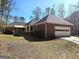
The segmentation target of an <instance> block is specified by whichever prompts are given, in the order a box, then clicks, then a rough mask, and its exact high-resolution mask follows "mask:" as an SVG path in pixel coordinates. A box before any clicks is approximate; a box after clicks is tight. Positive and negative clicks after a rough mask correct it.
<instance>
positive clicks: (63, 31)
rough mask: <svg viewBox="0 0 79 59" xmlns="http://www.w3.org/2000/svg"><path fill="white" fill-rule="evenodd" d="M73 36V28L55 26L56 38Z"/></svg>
mask: <svg viewBox="0 0 79 59" xmlns="http://www.w3.org/2000/svg"><path fill="white" fill-rule="evenodd" d="M70 35H71V28H70V27H63V26H55V36H56V37H60V36H70Z"/></svg>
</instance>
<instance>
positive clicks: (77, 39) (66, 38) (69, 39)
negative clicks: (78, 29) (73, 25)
mask: <svg viewBox="0 0 79 59" xmlns="http://www.w3.org/2000/svg"><path fill="white" fill-rule="evenodd" d="M61 39H64V40H68V41H71V42H74V43H75V44H79V37H75V36H71V37H63V38H61Z"/></svg>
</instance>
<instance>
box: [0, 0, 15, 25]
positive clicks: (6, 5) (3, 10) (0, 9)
mask: <svg viewBox="0 0 79 59" xmlns="http://www.w3.org/2000/svg"><path fill="white" fill-rule="evenodd" d="M0 2H1V3H0V15H1V21H2V19H3V17H4V18H5V21H6V24H7V22H8V18H9V16H10V12H11V11H12V10H13V8H14V0H0Z"/></svg>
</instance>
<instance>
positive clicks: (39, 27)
mask: <svg viewBox="0 0 79 59" xmlns="http://www.w3.org/2000/svg"><path fill="white" fill-rule="evenodd" d="M36 27H37V29H36V31H37V32H38V34H39V37H45V24H39V25H37V26H36Z"/></svg>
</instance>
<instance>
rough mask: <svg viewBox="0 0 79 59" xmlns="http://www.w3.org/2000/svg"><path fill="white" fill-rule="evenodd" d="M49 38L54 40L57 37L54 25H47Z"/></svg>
mask: <svg viewBox="0 0 79 59" xmlns="http://www.w3.org/2000/svg"><path fill="white" fill-rule="evenodd" d="M47 37H48V38H54V37H55V27H54V25H53V24H49V23H47Z"/></svg>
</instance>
